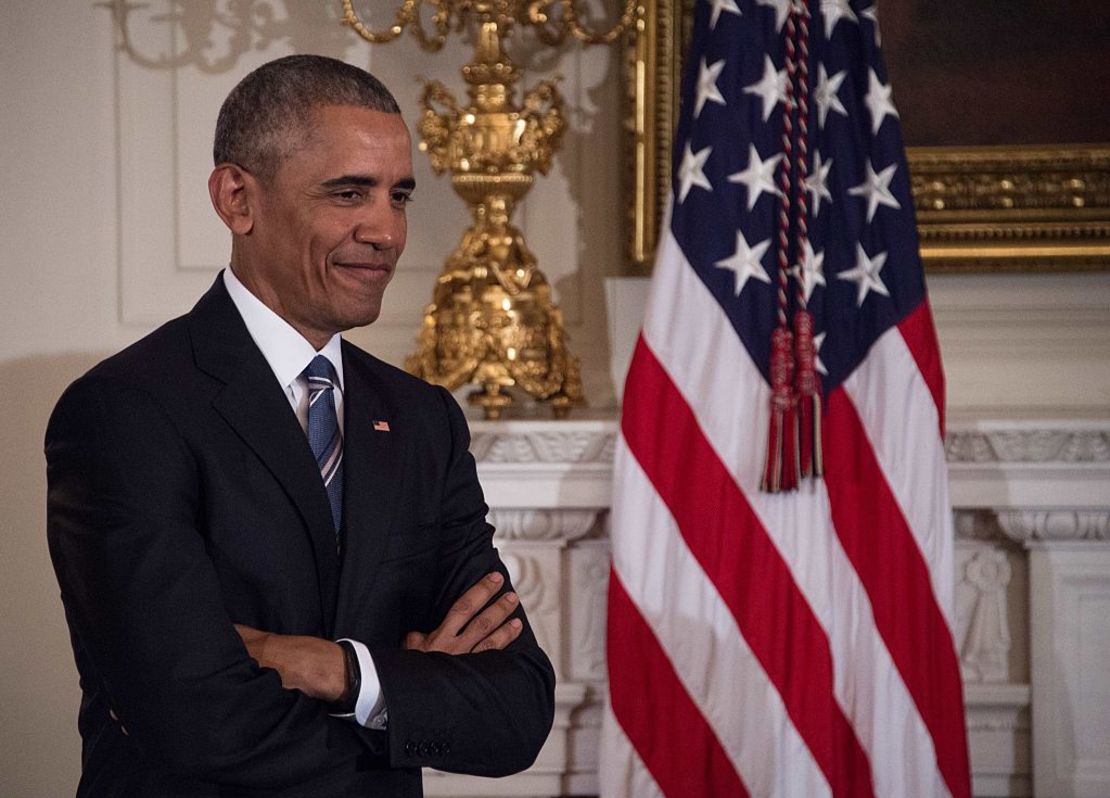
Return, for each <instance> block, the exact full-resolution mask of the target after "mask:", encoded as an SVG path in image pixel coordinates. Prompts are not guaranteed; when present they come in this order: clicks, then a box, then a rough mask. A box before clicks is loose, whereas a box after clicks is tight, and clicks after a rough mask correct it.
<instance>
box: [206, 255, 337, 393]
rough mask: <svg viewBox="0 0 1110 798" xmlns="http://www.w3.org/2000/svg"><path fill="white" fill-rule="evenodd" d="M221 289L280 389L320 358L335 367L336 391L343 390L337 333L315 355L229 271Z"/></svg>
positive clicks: (301, 336)
mask: <svg viewBox="0 0 1110 798" xmlns="http://www.w3.org/2000/svg"><path fill="white" fill-rule="evenodd" d="M224 286H226V288H227V293H228V294H229V295H230V296H231V301H232V302H233V303H234V304H235V308H236V310H238V311H239V315H240V316H242V317H243V323H244V324H245V325H246V326H247V332H249V333H250V336H251V338H252V339H253V340H254V343H255V346H257V347H258V348H259V350H260V351H261V352H262V356H263V357H264V358H266V362H267V363H269V364H270V369H271V370H272V371H273V372H274V376H275V377H276V378H277V381H278V383H279V384H280V385H281V387H282V388H287V387H288V386H289V385H291V384H292V383H293V381H294V380H296V379H297V377H299V376H301V372H303V371H304V370H305V368H307V367H308V364H309V363H311V362H312V359H313V358H314V357H316V355H317V354H320V355H323V356H324V357H326V358H327V359H328V360H330V361H331V364H332V366H334V367H335V374H336V376H337V377H338V378H339V390H343V350H342V346H341V343H342V340H343V339H342V338H341V337H340V335H339V333H336V334H335V335H333V336H332V337H331V339H330V340H329V341H328V342H327V343H326V344H324V346H323V348H322V349H321V350H320V351H319V352H317V351H316V350H315V349H313V348H312V344H310V343H309V342H308V341H307V340H306V339H305V337H304V336H303V335H301V334H300V333H299V332H297V331H296V330H295V329H293V327H292V326H290V324H289V322H287V321H286V320H285V319H283V318H282V317H281V316H279V315H278V314H276V313H274V311H272V310H271V309H270V308H269V307H267V306H266V305H265V304H264V303H263V302H262V300H260V299H259V298H258V297H256V296H255V295H254V294H252V293H251V292H250V290H249V289H248V288H247V287H246V286H245V285H243V283H242V282H240V281H239V278H238V277H236V276H235V273H234V272H233V271H232V270H231V269H230V268H228V269H224Z"/></svg>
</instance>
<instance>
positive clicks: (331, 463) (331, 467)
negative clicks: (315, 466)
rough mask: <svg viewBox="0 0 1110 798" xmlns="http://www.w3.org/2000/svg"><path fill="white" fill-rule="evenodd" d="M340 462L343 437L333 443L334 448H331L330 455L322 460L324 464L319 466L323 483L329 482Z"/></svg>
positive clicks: (341, 459) (341, 460)
mask: <svg viewBox="0 0 1110 798" xmlns="http://www.w3.org/2000/svg"><path fill="white" fill-rule="evenodd" d="M341 462H343V439H342V438H339V442H338V443H337V444H336V445H335V448H333V449H332V450H331V455H330V456H329V457H328V459H327V460H326V461H325V462H324V465H323V466H321V467H320V474H321V475H322V476H323V477H324V484H325V485H327V484H328V483H329V482H331V479H332V477H334V476H335V472H336V471H337V470H338V469H339V464H340V463H341Z"/></svg>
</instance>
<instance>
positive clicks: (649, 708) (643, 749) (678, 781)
mask: <svg viewBox="0 0 1110 798" xmlns="http://www.w3.org/2000/svg"><path fill="white" fill-rule="evenodd" d="M607 634H608V652H607V657H608V661H609V675H610V678H609V696H610V701H611V703H612V706H613V715H614V716H615V717H616V718H617V720H618V721H619V722H620V725H621V728H622V729H624V733H625V734H626V735H627V736H628V739H629V741H630V742H631V743H632V745H633V746H634V747H635V748H636V751H637V753H638V754H639V755H640V759H642V760H643V761H644V764H645V765H646V766H647V769H648V770H649V771H650V772H651V775H652V778H654V779H655V783H656V784H658V785H659V788H660V789H661V790H662V791H663V794H664V795H667V796H671V798H674V797H675V796H686V795H688V796H708V795H721V796H732V795H735V796H743V797H744V798H747V795H748V791H747V790H746V789H745V788H744V785H743V783H742V782H741V781H740V777H739V776H738V775H737V773H736V769H735V768H734V767H733V766H732V762H731V761H729V758H728V755H727V754H725V751H724V748H722V747H721V742H720V740H718V739H717V736H716V735H715V734H714V733H713V729H712V728H710V726H709V724H708V723H706V721H705V718H704V717H702V714H701V711H700V710H699V709H698V707H697V705H696V704H694V702H693V699H691V698H690V695H689V693H687V692H686V689H685V688H684V687H683V686H682V682H681V681H679V678H678V674H677V673H675V669H674V666H673V665H671V662H670V660H669V659H667V655H666V653H665V652H664V651H663V649H662V648H661V647H660V645H659V642H658V641H657V640H656V639H655V635H654V634H653V633H652V631H651V627H649V626H648V624H647V622H646V621H645V620H644V618H643V616H642V615H640V611H639V609H638V608H637V607H636V605H635V604H634V603H633V602H632V599H631V598H629V596H628V593H627V592H626V591H625V589H624V585H622V584H621V583H620V579H619V577H618V576H617V574H616V572H614V571H610V573H609V623H608V633H607Z"/></svg>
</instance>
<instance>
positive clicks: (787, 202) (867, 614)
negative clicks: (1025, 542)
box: [600, 0, 970, 798]
mask: <svg viewBox="0 0 1110 798" xmlns="http://www.w3.org/2000/svg"><path fill="white" fill-rule="evenodd" d="M873 3H874V0H864V2H860V3H857V2H855V0H820V1H819V2H818V0H811V1H810V2H808V3H803V2H795V3H792V2H791V0H712V2H699V3H698V5H697V8H696V12H695V13H696V16H695V23H694V34H693V41H692V44H691V48H690V51H689V54H688V57H687V58H688V60H687V63H688V70H687V74H686V76H685V81H684V85H683V108H682V113H681V117H680V121H679V127H678V131H677V135H676V146H675V157H674V181H673V191H672V195H671V202H670V207H669V210H668V214H667V219H666V222H665V227H664V234H663V235H662V236H661V244H660V247H659V252H658V255H657V259H656V264H655V272H654V276H653V283H652V289H651V294H650V298H649V301H648V307H647V311H646V315H645V319H644V324H643V330H642V333H641V336H640V339H639V341H638V343H637V346H636V350H635V353H634V356H633V361H632V365H631V368H630V370H629V375H628V380H627V384H626V387H625V392H624V408H623V412H622V418H621V434H620V437H619V440H618V447H617V461H616V467H615V488H614V498H613V516H612V546H613V570H612V573H611V578H610V588H609V615H608V660H609V680H610V704H609V708H608V709H607V713H606V718H605V723H604V734H603V746H602V763H601V774H600V779H601V786H602V794H603V795H605V796H610V798H615V796H628V795H633V796H655V795H667V796H734V795H738V796H742V795H752V796H804V797H805V798H814V797H815V796H826V795H832V796H847V795H852V796H856V795H874V796H947V795H951V796H956V797H957V798H959V797H961V796H967V795H969V793H970V784H969V769H968V756H967V742H966V734H965V728H964V708H963V698H962V694H961V681H960V670H959V662H958V658H957V655H956V650H955V644H954V641H953V636H952V628H953V618H952V606H953V601H952V590H953V588H952V577H953V560H952V545H953V529H952V517H951V511H950V505H949V501H948V482H947V473H946V468H945V460H944V448H943V435H944V409H943V408H944V400H943V397H944V384H943V374H942V370H941V363H940V356H939V352H938V348H937V343H936V335H935V332H934V329H933V323H932V317H931V313H930V310H929V304H928V301H927V298H926V293H925V283H924V277H923V273H922V268H921V262H920V259H919V256H918V242H917V235H916V230H915V226H914V216H913V209H912V201H911V195H910V181H909V173H908V171H907V168H906V161H905V156H904V150H903V147H902V140H901V133H900V130H899V122H898V112H897V110H896V109H895V107H894V105H893V102H892V97H891V89H890V86H889V82H888V78H887V73H886V68H885V66H884V64H883V60H882V57H881V54H880V49H879V47H880V36H879V27H878V15H877V8H876V6H875V5H874V4H873ZM783 272H785V273H786V275H787V279H786V281H785V284H784V285H781V286H780V277H781V275H782V274H783ZM780 288H783V289H784V290H783V293H782V295H781V298H780ZM803 311H808V313H809V314H810V315H811V318H812V321H813V346H814V347H815V349H816V352H815V356H813V355H810V356H809V364H810V365H811V366H812V367H813V368H814V369H815V370H816V372H817V374H818V375H819V378H820V379H819V383H820V386H819V387H820V397H819V402H820V406H821V408H822V409H823V413H822V417H821V419H820V423H819V424H818V423H817V422H816V420H810V422H809V424H810V429H813V430H814V432H815V440H816V441H817V442H819V443H820V444H821V446H820V449H821V450H822V451H823V467H824V476H814V477H812V478H808V479H806V478H803V479H801V481H800V482H799V483H798V486H797V489H796V490H790V491H785V492H766V491H764V490H761V487H760V486H761V483H763V482H765V476H766V475H765V470H766V466H767V459H766V458H767V456H768V455H767V453H768V451H769V450H771V451H772V453H773V450H774V447H773V446H769V434H768V430H769V429H770V424H771V421H772V415H773V414H772V410H771V406H772V401H771V397H772V382H774V377H775V375H774V374H773V373H772V372H773V370H774V369H773V368H772V355H773V352H772V344H771V342H772V336H773V333H774V331H775V329H776V328H778V327H780V324H781V322H782V320H783V319H786V321H787V322H788V323H789V322H790V321H791V320H792V319H794V318H797V317H798V316H799V315H801V314H802V313H803ZM780 314H781V315H780ZM799 342H800V339H797V338H796V339H795V342H794V344H797V343H799ZM794 344H791V348H790V349H789V350H787V352H788V354H789V355H791V357H792V358H794V357H796V361H794V360H792V361H791V363H792V364H793V363H795V362H796V363H797V364H798V368H804V367H805V365H806V363H805V360H806V355H805V352H803V351H801V350H802V349H803V348H804V347H801V346H800V345H799V346H798V347H797V348H795V346H794ZM788 377H789V375H788ZM795 377H796V375H795ZM789 378H790V379H793V378H794V377H789ZM788 387H789V388H790V390H795V389H794V383H791V386H788ZM793 396H794V397H795V399H796V397H797V396H798V393H797V391H796V390H795V392H794V394H793ZM792 401H794V400H792ZM791 407H792V408H796V407H797V405H796V404H792V405H791ZM803 420H804V419H803ZM774 440H775V439H774V437H773V436H771V437H770V443H772V444H773V443H774ZM802 442H803V444H804V442H805V431H804V430H803V432H802ZM805 448H806V447H805V446H804V445H801V446H800V447H799V451H802V450H804V449H805ZM793 450H794V447H793V446H792V445H791V442H790V440H789V435H787V439H786V443H785V446H784V448H783V451H784V452H787V455H788V456H787V461H790V460H791V459H792V457H791V456H790V453H791V452H793ZM806 457H807V456H806V455H805V454H804V453H803V454H802V455H801V459H803V460H804V459H806ZM790 470H791V468H790V464H789V462H788V463H787V465H786V466H784V467H783V469H782V472H783V473H786V472H787V471H790ZM815 470H816V469H815ZM776 473H778V472H776ZM790 482H791V480H789V479H787V480H786V482H785V486H786V487H790Z"/></svg>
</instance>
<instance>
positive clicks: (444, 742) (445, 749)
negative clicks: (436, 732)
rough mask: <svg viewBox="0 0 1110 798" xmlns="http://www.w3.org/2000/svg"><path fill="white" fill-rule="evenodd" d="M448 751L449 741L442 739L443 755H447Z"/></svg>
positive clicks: (449, 748)
mask: <svg viewBox="0 0 1110 798" xmlns="http://www.w3.org/2000/svg"><path fill="white" fill-rule="evenodd" d="M449 753H451V743H449V742H447V741H446V740H444V741H443V755H444V756H447V755H448V754H449Z"/></svg>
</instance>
